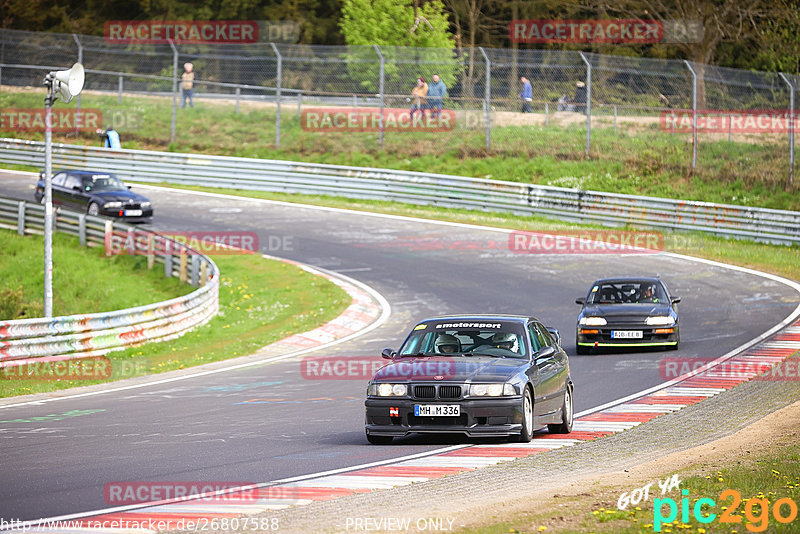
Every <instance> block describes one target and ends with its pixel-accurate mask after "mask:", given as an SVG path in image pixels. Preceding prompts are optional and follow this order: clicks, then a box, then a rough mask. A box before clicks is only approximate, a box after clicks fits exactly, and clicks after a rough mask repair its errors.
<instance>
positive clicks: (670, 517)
mask: <svg viewBox="0 0 800 534" xmlns="http://www.w3.org/2000/svg"><path fill="white" fill-rule="evenodd" d="M681 493H682V494H683V498H682V499H681V509H680V511H681V522H682V523H688V522H689V512H690V510H691V513H692V515H693V516H694V519H695V520H696V521H698V522H700V523H703V524H708V523H712V522H713V521H714V520H715V519H716V518H717V514H715V513H713V512H712V511H711V510H712V509H713V508H714V507H716V506H717V503H716V502H714V499H709V498H707V497H703V498H701V499H697V502H695V503H694V506H693V507H692V506H691V505H690V504H689V499H688V497H687V496H688V495H689V490H688V489H684V490H682V491H681ZM726 499H731V504H730V505H729V506H728V507H727V508H725V509H723V511H722V513H721V514H720V515H719V522H720V523H733V524H740V523H741V522H742V516H740V515H739V514H737V513H736V510H737V509H738V508H739V505H740V504H741V503H742V496H741V495H740V494H739V492H738V491H736V490H732V489H727V490H725V491H723V492H722V493H720V494H719V500H720V501H724V500H726ZM769 505H770V503H769V500H768V499H764V498H755V497H754V498H751V499H748V500H747V501H746V502H745V505H744V517H745V519H746V520H747V521H748V522H747V523H746V524H745V527H746V528H747V530H749V531H750V532H764V531H765V530H767V527H768V526H769V515H770V511H771V512H772V517H773V518H775V521H777V522H778V523H783V524H787V523H791V522H792V521H794V520H795V519H796V518H797V503H795V502H794V501H793V500H792V499H790V498H788V497H784V498H782V499H778V500H777V501H775V502H774V503H773V504H772V508H771V509H770V506H769ZM664 506H666V507H667V508H668V510H669V511H668V513H667V515H666V516H664ZM785 512H788V513H785ZM677 517H678V503H676V502H675V499H671V498H669V497H667V498H663V499H654V500H653V530H654V531H655V532H661V527H662V525H665V524H669V523H672V522H673V521H675V520H676V519H677Z"/></svg>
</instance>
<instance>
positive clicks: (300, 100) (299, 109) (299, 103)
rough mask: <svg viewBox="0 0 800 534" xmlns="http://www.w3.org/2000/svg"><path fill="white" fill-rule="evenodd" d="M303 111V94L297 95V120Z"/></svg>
mask: <svg viewBox="0 0 800 534" xmlns="http://www.w3.org/2000/svg"><path fill="white" fill-rule="evenodd" d="M302 111H303V93H302V92H301V93H297V118H298V119H299V118H300V114H301V113H302Z"/></svg>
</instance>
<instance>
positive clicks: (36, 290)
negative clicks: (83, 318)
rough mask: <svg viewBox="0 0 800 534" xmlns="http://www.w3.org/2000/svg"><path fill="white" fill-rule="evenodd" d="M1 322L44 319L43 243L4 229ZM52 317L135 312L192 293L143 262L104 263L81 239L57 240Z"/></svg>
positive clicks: (0, 234)
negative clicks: (122, 310) (133, 308)
mask: <svg viewBox="0 0 800 534" xmlns="http://www.w3.org/2000/svg"><path fill="white" fill-rule="evenodd" d="M0 250H1V251H2V254H0V320H12V319H27V318H33V317H42V316H43V315H44V305H43V302H42V301H43V295H44V239H43V238H42V237H41V236H26V237H20V236H18V235H17V234H16V233H15V232H12V231H10V230H2V229H0ZM53 288H54V290H53V312H54V315H74V314H79V313H95V312H103V311H112V310H119V309H123V308H131V307H134V306H141V305H144V304H152V303H154V302H159V301H162V300H168V299H171V298H175V297H178V296H181V295H186V294H188V293H191V292H192V291H193V290H194V288H193V287H191V286H189V285H186V284H181V283H180V282H179V281H178V279H176V278H165V277H164V274H163V270H157V269H154V270H152V271H151V270H148V269H147V260H146V258H144V257H131V256H111V257H106V255H105V252H104V249H103V248H102V247H98V248H84V247H81V246H80V244H79V243H78V238H77V237H70V236H67V235H64V234H61V233H56V234H54V235H53Z"/></svg>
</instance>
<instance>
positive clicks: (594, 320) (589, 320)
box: [579, 317, 607, 326]
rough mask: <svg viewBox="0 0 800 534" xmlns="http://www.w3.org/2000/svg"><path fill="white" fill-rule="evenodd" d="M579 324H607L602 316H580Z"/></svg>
mask: <svg viewBox="0 0 800 534" xmlns="http://www.w3.org/2000/svg"><path fill="white" fill-rule="evenodd" d="M579 324H580V325H581V326H605V325H606V324H607V322H606V320H605V319H604V318H603V317H581V320H580V321H579Z"/></svg>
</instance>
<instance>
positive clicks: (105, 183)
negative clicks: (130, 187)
mask: <svg viewBox="0 0 800 534" xmlns="http://www.w3.org/2000/svg"><path fill="white" fill-rule="evenodd" d="M83 189H84V190H85V191H121V190H123V189H125V185H124V184H123V183H122V181H120V179H119V178H117V177H116V176H114V175H113V174H93V175H91V176H84V177H83Z"/></svg>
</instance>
